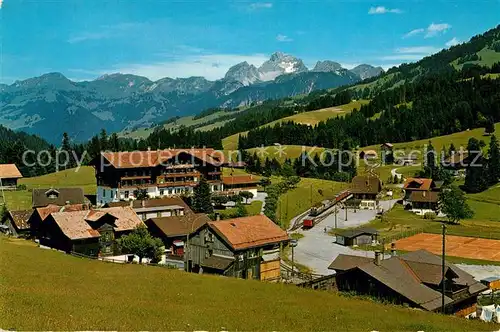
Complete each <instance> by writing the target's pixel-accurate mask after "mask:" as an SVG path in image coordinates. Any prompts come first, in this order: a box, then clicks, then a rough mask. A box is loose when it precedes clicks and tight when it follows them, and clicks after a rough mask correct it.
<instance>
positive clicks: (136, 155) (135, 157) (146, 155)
mask: <svg viewBox="0 0 500 332" xmlns="http://www.w3.org/2000/svg"><path fill="white" fill-rule="evenodd" d="M181 153H187V154H189V155H192V156H194V157H195V158H197V159H200V160H202V161H203V162H205V163H208V164H213V165H219V166H220V165H222V163H223V162H224V155H223V154H222V152H217V151H215V150H214V149H211V148H206V149H166V150H156V151H130V152H129V151H125V152H101V156H102V157H104V158H106V160H108V161H109V163H110V164H111V165H113V166H114V167H116V168H136V167H155V166H158V165H160V164H162V163H166V162H167V161H168V160H169V159H171V158H175V157H177V156H178V155H179V154H181Z"/></svg>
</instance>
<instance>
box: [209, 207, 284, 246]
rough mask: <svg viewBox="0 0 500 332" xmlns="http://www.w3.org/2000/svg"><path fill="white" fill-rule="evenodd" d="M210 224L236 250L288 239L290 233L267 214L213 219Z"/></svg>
mask: <svg viewBox="0 0 500 332" xmlns="http://www.w3.org/2000/svg"><path fill="white" fill-rule="evenodd" d="M208 226H209V227H210V228H211V229H212V230H214V231H215V232H216V233H217V234H218V235H219V236H221V237H222V238H223V239H224V240H225V241H226V242H227V244H229V245H230V246H231V247H232V248H233V249H235V250H241V249H247V248H253V247H260V246H265V245H269V244H273V243H279V242H284V241H288V240H289V239H290V238H289V237H288V234H287V233H286V232H285V231H284V230H282V229H281V228H280V227H279V226H278V225H276V224H275V223H274V222H273V221H272V220H271V219H269V218H268V217H266V216H265V215H256V216H251V217H242V218H235V219H226V220H220V221H212V222H209V223H208Z"/></svg>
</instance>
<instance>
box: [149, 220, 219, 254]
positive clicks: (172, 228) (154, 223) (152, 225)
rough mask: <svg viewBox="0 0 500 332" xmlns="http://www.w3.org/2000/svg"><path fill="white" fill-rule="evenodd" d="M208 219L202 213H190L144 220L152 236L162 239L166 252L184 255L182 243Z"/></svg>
mask: <svg viewBox="0 0 500 332" xmlns="http://www.w3.org/2000/svg"><path fill="white" fill-rule="evenodd" d="M210 221H211V220H210V218H209V217H208V216H207V215H206V214H204V213H191V214H187V215H180V216H171V217H161V218H151V219H148V220H146V226H147V227H148V230H149V232H150V233H151V234H152V235H153V236H154V237H157V238H160V239H161V240H162V241H163V243H164V244H165V248H166V250H167V253H168V254H170V255H172V256H177V257H184V245H185V242H186V240H187V237H188V235H191V234H193V233H195V232H197V231H198V230H199V229H200V228H201V227H203V226H204V225H206V224H207V223H208V222H210Z"/></svg>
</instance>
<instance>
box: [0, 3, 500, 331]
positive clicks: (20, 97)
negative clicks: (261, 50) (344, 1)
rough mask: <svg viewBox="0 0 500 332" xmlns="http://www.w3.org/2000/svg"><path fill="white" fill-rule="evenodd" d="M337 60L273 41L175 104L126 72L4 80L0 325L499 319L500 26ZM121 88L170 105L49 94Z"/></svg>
mask: <svg viewBox="0 0 500 332" xmlns="http://www.w3.org/2000/svg"><path fill="white" fill-rule="evenodd" d="M0 3H1V2H0ZM260 4H263V3H260ZM8 5H9V1H7V4H5V8H2V9H0V10H6V9H8ZM269 6H271V5H269ZM265 8H266V7H265V6H261V7H255V8H254V10H258V9H265ZM380 8H384V10H388V9H387V8H385V7H377V8H374V10H375V11H376V10H381V9H380ZM370 10H371V9H370ZM394 10H396V9H394ZM394 13H395V14H398V13H396V12H394ZM388 15H390V13H389V14H388ZM416 33H417V32H416ZM429 33H430V32H429ZM282 37H283V38H285V37H286V36H282ZM96 38H97V37H96ZM285 64H288V65H290V64H291V66H292V68H298V67H300V66H302V67H304V69H301V70H296V71H295V70H291V71H290V70H288V69H283V68H285V67H286V65H285ZM333 64H336V63H335V62H333V61H325V62H324V63H322V62H318V64H317V65H316V67H315V68H314V69H308V68H307V67H305V66H304V64H303V63H302V60H300V59H298V58H295V57H293V56H291V55H288V54H284V53H281V52H277V53H274V54H273V55H272V56H271V58H270V59H269V60H267V61H266V62H265V63H264V64H263V65H262V66H261V67H259V68H256V67H254V66H253V65H251V66H249V65H248V63H243V64H238V65H236V66H235V67H237V68H234V67H233V68H231V69H230V70H229V71H228V73H227V74H226V76H225V78H223V79H220V80H217V81H214V82H212V81H208V80H205V81H204V82H205V83H203V84H206V86H205V87H203V88H200V84H202V83H200V82H198V81H197V83H196V84H197V85H196V86H197V87H198V88H199V89H200V90H199V91H198V92H196V93H194V92H179V91H181V90H175V91H177V92H175V96H177V97H176V98H179V99H176V100H175V102H173V104H171V105H170V104H168V103H167V102H166V101H165V100H167V99H168V98H170V100H172V98H174V97H173V96H174V95H173V94H171V92H167V90H168V89H181V88H180V87H179V88H173V87H172V86H173V84H174V83H172V82H170V81H168V82H167V83H168V84H170V85H169V88H168V89H167V86H166V85H165V84H167V83H166V81H163V80H160V81H161V82H160V81H157V82H152V81H149V79H146V78H145V77H141V76H135V75H129V74H113V75H105V76H103V77H101V78H99V79H98V80H95V81H82V82H80V81H73V80H70V79H67V78H66V77H65V76H63V75H62V74H59V73H49V74H44V75H42V76H40V77H35V78H30V79H27V80H24V81H16V82H15V83H13V84H12V85H2V86H1V88H0V91H1V92H2V98H1V101H0V107H1V110H0V119H1V120H2V125H1V126H0V138H1V139H0V190H1V191H0V194H1V197H0V221H1V222H0V271H1V272H0V304H1V305H0V328H1V329H4V330H252V331H254V330H255V331H260V330H340V331H403V330H405V331H406V330H409V331H431V330H432V331H443V330H453V331H458V330H467V331H479V330H481V331H483V330H485V331H496V330H499V329H500V325H498V324H500V293H499V292H498V291H499V290H500V182H499V181H500V146H499V142H498V139H497V137H496V133H497V130H496V129H500V79H499V78H500V26H497V27H495V28H493V29H491V30H488V31H486V32H484V33H482V34H479V35H476V36H474V37H472V38H471V39H470V40H469V41H467V42H458V43H455V44H454V45H452V46H449V47H446V48H444V49H442V50H440V51H438V52H435V53H434V54H432V55H429V56H425V57H422V58H421V59H420V60H418V61H414V62H410V63H403V64H400V65H397V66H393V67H390V68H388V69H386V70H384V69H382V68H379V67H373V66H370V65H362V66H364V67H363V68H361V69H363V71H361V70H360V68H358V70H356V68H357V67H356V68H354V69H352V70H348V69H345V68H343V67H341V66H340V64H337V65H338V67H336V66H333ZM299 65H300V66H299ZM327 65H332V66H333V67H332V68H333V69H328V68H329V67H328V66H327ZM271 66H274V67H273V68H274V69H273V70H275V71H276V70H277V69H276V68H278V69H279V70H282V71H281V72H279V74H278V75H277V76H276V77H275V78H273V79H272V80H267V81H266V80H265V79H264V77H265V75H269V73H270V72H271V71H270V70H269V68H270V67H271ZM360 67H361V66H360ZM286 68H288V67H286ZM325 68H326V69H325ZM266 70H267V71H266ZM236 72H237V74H238V75H239V76H238V75H236V76H235V73H236ZM249 73H255V75H257V76H258V77H260V79H259V83H256V81H252V82H251V83H248V82H247V81H245V82H243V81H242V79H241V77H242V76H243V75H247V76H245V77H246V78H245V79H247V78H248V77H250V76H248V75H250V74H249ZM231 75H233V76H231ZM238 77H239V78H238ZM165 80H167V79H165ZM168 80H172V81H174V80H173V79H168ZM176 80H180V79H176ZM176 82H177V81H176ZM162 84H164V85H163V87H161V88H159V87H158V86H161V85H162ZM175 84H181V83H180V81H179V82H177V83H175ZM182 84H187V82H183V83H182ZM193 84H194V83H193ZM238 84H239V85H238ZM221 86H224V89H229V87H230V86H231V87H232V88H231V90H225V92H224V93H222V92H220V91H222V90H220V91H219V90H218V91H219V92H217V93H216V92H215V89H222V88H221ZM310 86H313V88H310ZM198 88H197V89H198ZM112 89H116V91H114V90H113V91H111V90H112ZM127 89H128V90H130V91H128V90H127ZM182 89H187V87H186V86H184V85H183V87H182ZM104 90H106V91H104ZM159 90H161V91H159ZM202 90H203V91H202ZM158 91H159V92H158ZM168 91H170V90H168ZM172 91H173V90H172ZM183 91H184V90H183ZM271 91H273V92H271ZM169 93H170V94H169ZM183 93H185V94H188V95H189V96H187V97H186V96H183ZM209 93H210V94H212V95H211V96H212V97H210V98H209V97H208V94H209ZM49 94H52V95H53V96H55V97H49ZM105 94H108V95H107V97H106V98H108V101H109V100H112V102H109V103H108V104H105V103H104V102H103V99H99V98H101V97H99V96H104V95H105ZM214 96H215V97H214ZM221 96H225V97H224V98H223V97H221ZM181 97H182V98H181ZM69 98H73V99H72V100H70V101H68V100H69ZM92 98H95V101H92V102H93V103H95V104H96V105H99V106H97V108H96V111H93V110H92V109H91V108H90V106H88V105H90V104H89V103H90V100H92ZM103 98H104V97H103ZM162 98H163V99H162ZM186 98H191V99H189V100H190V101H189V102H188V100H187V99H186ZM63 99H64V100H65V101H64V103H65V104H64V105H65V106H61V105H63V104H61V103H63V101H62V100H63ZM158 100H163V101H161V103H163V104H162V105H164V106H159V104H154V103H156V102H158ZM202 100H203V102H202ZM134 103H135V104H134ZM115 104H118V105H124V106H123V107H135V112H136V113H137V114H138V113H139V112H146V110H147V109H150V107H152V108H154V109H156V110H157V111H158V110H159V109H161V107H164V108H165V107H167V108H171V109H175V107H178V111H177V113H172V112H170V113H169V112H164V113H161V112H160V113H158V114H163V115H161V116H159V117H158V118H157V119H156V118H155V120H154V121H152V120H148V121H152V122H140V121H138V120H134V119H132V118H127V119H125V118H123V119H122V118H120V119H122V120H120V121H121V123H122V124H123V123H129V124H130V123H135V125H133V126H132V125H128V126H125V125H123V126H122V127H121V128H118V127H116V125H117V123H116V124H113V126H114V127H107V125H105V124H104V122H99V123H97V122H92V121H90V120H88V118H84V117H83V115H81V116H80V115H79V116H78V117H76V115H75V119H74V120H73V121H81V123H80V124H78V123H77V125H76V127H71V129H70V130H69V129H68V130H66V129H65V125H63V123H66V122H65V121H67V120H63V119H62V117H63V115H60V117H61V119H59V116H58V115H57V114H56V113H57V112H61V114H62V112H66V108H67V110H68V111H67V112H70V109H71V110H73V111H74V112H80V110H78V111H77V108H81V107H83V108H85V107H88V110H87V113H88V114H91V113H95V112H101V113H100V114H101V115H100V116H101V117H102V116H104V115H103V114H104V112H108V113H109V114H113V113H116V114H118V113H120V112H121V110H120V106H114V105H115ZM167 104H168V106H166V105H167ZM23 105H25V106H23ZM82 105H83V106H82ZM85 105H87V106H85ZM130 105H132V106H130ZM188 105H190V107H191V108H188ZM124 112H125V111H124ZM127 112H129V110H127ZM148 112H149V111H148ZM39 114H41V115H39ZM75 114H76V113H75ZM131 114H132V113H131ZM144 114H146V113H144ZM148 114H149V113H148ZM155 114H156V113H155ZM175 114H177V115H175ZM13 116H18V117H19V118H23V119H25V118H30V119H34V118H37V119H38V120H36V121H35V122H36V123H35V122H33V124H32V125H29V126H26V127H16V126H14V125H10V123H11V122H9V121H10V120H7V119H10V118H12V117H13ZM64 116H66V115H64ZM110 116H112V115H110ZM114 116H115V117H118V115H114ZM120 116H121V115H120ZM123 116H124V115H123ZM130 116H132V115H130ZM155 116H156V115H155ZM51 117H52V118H51ZM162 117H163V118H162ZM151 119H152V118H151ZM4 120H5V121H4ZM23 121H24V120H23ZM134 121H135V122H134ZM99 125H101V127H99ZM42 126H45V129H42ZM79 126H80V127H82V128H83V127H85V128H83V129H79ZM96 126H97V127H96ZM19 128H20V129H19ZM75 128H76V129H75ZM76 131H78V132H80V134H79V136H78V135H77V134H76Z"/></svg>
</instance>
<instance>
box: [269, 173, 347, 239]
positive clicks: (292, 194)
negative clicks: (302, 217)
mask: <svg viewBox="0 0 500 332" xmlns="http://www.w3.org/2000/svg"><path fill="white" fill-rule="evenodd" d="M348 185H349V184H348V183H343V182H335V181H328V180H320V179H311V178H302V179H301V180H300V182H299V184H298V185H297V188H295V189H292V190H289V191H288V192H286V193H285V194H283V195H281V196H280V199H279V201H278V209H277V217H278V220H280V222H281V225H282V227H283V228H285V229H286V228H288V225H289V224H290V220H291V219H292V218H293V217H295V216H297V215H299V214H300V213H302V212H305V211H307V210H308V209H309V208H310V207H311V205H314V204H317V203H319V202H321V201H323V200H325V199H329V198H332V197H333V196H335V195H336V194H337V193H338V192H339V191H341V190H343V189H347V188H348ZM320 190H321V191H322V192H321V193H320Z"/></svg>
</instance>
